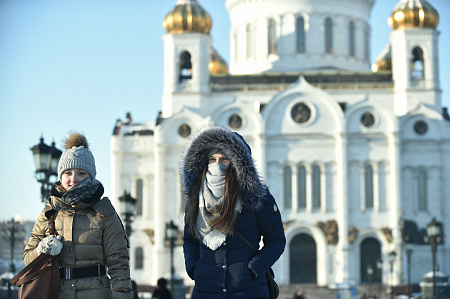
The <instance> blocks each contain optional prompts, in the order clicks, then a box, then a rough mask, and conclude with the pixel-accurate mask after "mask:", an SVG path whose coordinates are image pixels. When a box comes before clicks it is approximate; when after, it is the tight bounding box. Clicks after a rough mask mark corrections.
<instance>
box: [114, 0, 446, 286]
mask: <svg viewBox="0 0 450 299" xmlns="http://www.w3.org/2000/svg"><path fill="white" fill-rule="evenodd" d="M374 1H375V0H303V1H292V0H253V1H249V0H226V4H225V6H226V9H227V10H228V13H229V16H230V20H231V28H230V62H229V67H228V65H227V63H226V62H225V61H224V60H223V59H222V58H221V57H220V56H219V54H218V53H217V52H216V51H215V50H214V48H213V45H212V39H211V36H210V35H209V32H210V29H211V25H212V21H213V20H211V18H210V16H209V15H208V13H207V12H206V11H205V10H204V9H203V8H202V7H201V3H199V2H198V1H195V0H178V2H177V3H175V1H174V9H173V10H172V11H171V12H169V13H168V15H167V16H166V18H165V20H164V27H165V29H166V31H167V34H166V35H164V36H163V43H164V68H165V69H164V94H163V97H162V111H161V113H160V115H159V117H158V119H157V120H156V121H155V122H148V123H134V122H133V120H132V118H131V115H128V116H127V118H126V119H125V120H118V121H117V124H116V127H115V129H114V134H113V136H112V140H111V170H112V180H111V185H112V198H113V199H116V200H117V199H118V198H119V197H120V196H121V195H122V194H123V192H124V191H125V190H126V191H130V192H131V195H132V196H133V197H134V198H136V199H137V200H138V204H137V211H136V217H135V220H134V222H133V233H132V235H131V238H130V242H131V275H132V278H133V279H134V280H136V282H137V283H138V284H142V285H155V284H156V280H157V279H158V278H159V277H161V276H165V275H167V274H168V273H170V251H169V248H168V247H167V246H166V243H165V225H166V223H167V222H169V221H170V220H173V221H175V222H176V223H177V225H178V226H179V230H180V236H179V240H178V241H179V242H182V241H181V233H182V229H183V225H182V223H181V222H180V219H179V208H180V203H181V200H182V198H181V191H180V179H179V159H180V154H181V151H182V149H183V147H184V145H185V144H186V141H187V140H188V138H189V136H190V134H192V132H194V131H195V130H196V129H197V128H199V127H200V126H202V125H203V124H205V123H206V122H211V121H212V122H214V123H217V124H220V125H223V126H226V127H229V128H230V129H232V130H235V131H237V132H239V134H241V135H242V136H244V138H245V139H246V140H247V141H248V143H249V144H250V146H251V147H252V151H253V154H254V158H255V161H256V165H257V167H258V168H259V170H260V172H261V174H262V176H263V178H264V180H265V182H266V184H267V185H268V186H269V188H270V190H271V192H272V194H273V195H274V197H275V199H276V200H277V202H278V205H279V207H280V210H281V211H282V217H283V221H284V223H285V229H286V230H285V231H286V237H287V244H286V250H285V253H284V254H283V255H282V256H281V258H280V260H279V261H278V262H277V263H276V264H275V266H274V270H275V272H276V276H277V282H278V283H279V284H289V283H316V284H318V285H322V286H325V285H330V284H334V283H341V282H355V283H365V282H366V283H367V282H382V283H384V284H394V285H399V284H405V283H406V281H407V279H408V277H407V275H408V272H409V271H408V263H407V256H406V253H405V252H406V251H405V245H406V243H407V241H408V242H410V243H413V244H414V245H413V250H414V254H413V255H412V257H411V271H410V272H411V277H410V281H411V282H412V283H419V282H420V281H421V279H422V275H423V274H424V273H426V272H429V271H431V270H432V265H431V253H430V246H429V244H426V242H425V240H426V238H425V235H426V233H425V230H426V227H427V224H428V223H430V221H431V220H432V218H433V217H435V218H436V220H437V221H438V222H439V224H440V225H441V228H442V229H443V231H444V233H445V232H448V231H450V222H449V221H445V219H447V217H450V201H449V200H447V198H450V184H449V182H450V171H449V170H450V122H449V118H448V113H447V110H446V109H445V108H444V107H442V106H441V92H442V91H441V87H440V84H439V69H438V62H439V56H438V42H439V31H438V30H437V26H438V23H439V14H438V12H437V11H436V10H435V9H434V8H433V7H432V6H431V4H430V3H429V2H427V1H425V0H401V1H400V2H399V3H398V4H397V5H396V6H395V7H393V11H392V15H391V18H390V25H391V27H392V32H391V36H390V41H386V43H388V44H389V47H387V48H386V49H385V51H383V53H381V54H380V56H379V59H378V60H377V62H376V63H374V64H373V66H372V69H371V63H370V59H369V57H370V51H369V49H370V33H371V30H372V29H371V27H370V24H369V22H368V20H369V19H370V14H371V9H372V6H373V4H374ZM200 2H201V1H200ZM380 21H382V22H384V21H385V20H380ZM115 204H116V206H117V205H118V203H117V202H116V203H115ZM437 248H438V251H437V263H438V265H439V269H440V271H442V272H444V273H449V272H450V263H448V261H449V260H450V244H449V242H448V241H447V242H444V243H443V244H440V245H439V246H438V247H437ZM392 253H395V255H394V254H392ZM390 256H392V257H394V260H393V261H392V262H391V261H390ZM174 262H175V271H176V273H177V274H178V275H181V276H182V277H183V278H185V281H184V282H185V283H186V284H192V281H191V280H190V279H189V278H187V276H186V275H185V270H184V260H183V253H182V248H181V246H178V247H177V248H176V249H175V258H174ZM370 269H372V272H370ZM371 273H372V274H371Z"/></svg>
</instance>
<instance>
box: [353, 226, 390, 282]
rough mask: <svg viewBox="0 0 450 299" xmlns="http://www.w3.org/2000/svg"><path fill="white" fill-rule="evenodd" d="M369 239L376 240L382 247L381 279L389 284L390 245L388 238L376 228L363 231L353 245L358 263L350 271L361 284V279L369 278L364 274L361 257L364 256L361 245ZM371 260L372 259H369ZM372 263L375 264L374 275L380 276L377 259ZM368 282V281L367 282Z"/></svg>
mask: <svg viewBox="0 0 450 299" xmlns="http://www.w3.org/2000/svg"><path fill="white" fill-rule="evenodd" d="M367 239H374V240H376V241H377V242H378V243H379V245H380V247H379V258H380V260H381V273H380V274H381V278H382V281H383V283H387V279H388V278H389V275H388V273H389V270H390V264H389V249H390V247H389V243H388V241H387V240H386V237H385V236H384V235H383V233H382V232H381V230H379V229H376V228H365V229H362V230H361V231H360V232H359V234H358V237H357V238H356V240H355V242H354V243H353V244H352V246H351V247H352V249H353V254H354V258H353V259H354V261H358V262H356V263H352V264H351V265H352V268H353V269H350V271H351V272H352V273H353V274H354V275H353V276H354V277H355V278H357V280H358V281H359V282H362V281H361V280H362V279H361V278H362V277H363V276H364V278H368V277H367V272H366V273H362V265H361V256H362V254H363V253H362V252H361V245H362V244H363V242H364V241H365V240H367ZM369 260H370V259H369ZM370 262H371V263H372V262H373V263H374V264H373V265H375V266H373V271H374V273H373V275H375V274H378V273H377V272H376V271H377V267H376V266H377V265H376V262H377V260H376V258H375V259H372V260H370ZM364 271H367V267H365V268H364ZM372 278H374V276H372ZM365 282H367V281H365Z"/></svg>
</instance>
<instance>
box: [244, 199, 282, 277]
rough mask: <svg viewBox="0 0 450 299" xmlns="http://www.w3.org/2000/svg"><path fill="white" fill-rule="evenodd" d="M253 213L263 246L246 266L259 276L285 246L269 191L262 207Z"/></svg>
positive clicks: (279, 216)
mask: <svg viewBox="0 0 450 299" xmlns="http://www.w3.org/2000/svg"><path fill="white" fill-rule="evenodd" d="M255 214H256V221H257V224H258V228H259V231H260V233H261V235H262V236H263V243H264V246H263V248H262V249H261V250H259V251H258V253H257V254H256V255H255V256H254V257H253V259H252V260H251V261H250V262H249V266H248V267H249V268H250V269H251V270H252V271H253V273H255V274H256V275H257V276H259V275H264V273H265V272H267V271H268V270H269V269H270V267H272V265H273V264H274V263H275V262H276V261H277V260H278V259H279V258H280V256H281V254H282V253H283V252H284V248H285V246H286V237H285V235H284V228H283V222H282V221H281V214H280V210H279V209H278V206H277V204H276V202H275V199H274V198H273V196H272V195H271V194H270V193H268V195H267V196H266V197H265V198H264V200H263V205H262V207H261V208H260V209H258V210H257V211H256V212H255Z"/></svg>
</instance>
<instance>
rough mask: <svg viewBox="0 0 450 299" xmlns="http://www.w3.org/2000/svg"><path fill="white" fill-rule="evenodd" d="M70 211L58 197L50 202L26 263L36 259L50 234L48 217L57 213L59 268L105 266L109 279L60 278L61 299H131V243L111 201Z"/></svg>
mask: <svg viewBox="0 0 450 299" xmlns="http://www.w3.org/2000/svg"><path fill="white" fill-rule="evenodd" d="M101 188H102V189H103V187H101ZM52 193H54V192H52ZM101 193H103V190H102V192H101ZM100 196H101V195H100ZM67 208H68V206H67V205H66V204H65V203H63V202H62V201H61V199H60V198H58V197H56V196H51V198H50V199H49V200H48V201H47V203H46V205H45V207H44V209H43V210H42V212H41V213H40V215H39V217H38V219H37V221H36V223H35V225H34V228H33V230H32V232H31V237H30V239H29V240H28V243H27V245H26V247H25V250H24V255H23V260H24V263H25V264H26V265H28V264H29V263H31V262H32V261H33V260H34V259H35V258H36V257H37V250H36V247H37V246H38V244H39V242H40V241H41V240H42V239H43V238H45V237H46V236H48V234H49V230H48V218H47V217H51V214H52V213H54V215H55V228H56V231H57V232H58V234H59V235H60V236H61V237H62V240H61V241H62V243H63V245H64V246H63V250H62V255H61V258H60V259H59V263H60V267H63V268H81V267H90V266H94V265H97V264H100V265H106V267H107V274H108V276H109V277H110V279H109V278H108V276H106V275H103V276H99V277H90V278H80V279H73V280H64V279H61V288H60V292H59V295H58V299H62V298H64V299H87V298H94V299H101V298H108V299H110V298H115V299H124V298H130V299H131V298H132V288H131V280H130V268H129V255H128V242H127V239H126V235H125V232H124V229H123V226H122V223H121V221H120V219H119V217H118V216H117V213H116V212H115V210H114V207H113V206H112V204H111V202H110V200H109V199H108V198H103V199H102V200H99V201H97V202H96V203H95V204H93V205H92V204H91V205H89V204H86V203H83V202H79V203H76V204H75V205H73V206H72V207H70V208H69V209H67Z"/></svg>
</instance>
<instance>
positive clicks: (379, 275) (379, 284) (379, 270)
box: [377, 259, 383, 294]
mask: <svg viewBox="0 0 450 299" xmlns="http://www.w3.org/2000/svg"><path fill="white" fill-rule="evenodd" d="M382 269H383V261H382V260H381V259H378V260H377V282H378V287H377V293H378V294H379V293H380V292H381V291H380V288H381V283H382V281H381V270H382Z"/></svg>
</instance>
